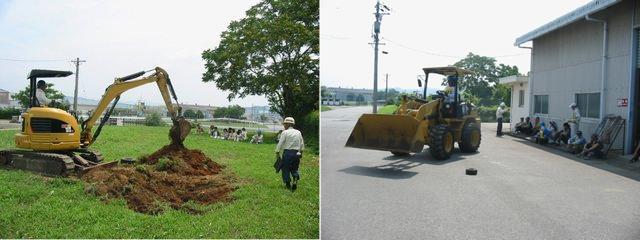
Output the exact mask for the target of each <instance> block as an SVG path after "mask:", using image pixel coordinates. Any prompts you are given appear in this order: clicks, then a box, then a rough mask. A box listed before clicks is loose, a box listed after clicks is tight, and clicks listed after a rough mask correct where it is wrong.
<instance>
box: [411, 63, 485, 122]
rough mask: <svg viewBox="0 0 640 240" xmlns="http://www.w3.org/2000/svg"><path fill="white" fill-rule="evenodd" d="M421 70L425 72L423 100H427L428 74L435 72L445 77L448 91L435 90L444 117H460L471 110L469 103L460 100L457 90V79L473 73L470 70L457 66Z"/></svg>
mask: <svg viewBox="0 0 640 240" xmlns="http://www.w3.org/2000/svg"><path fill="white" fill-rule="evenodd" d="M422 70H423V71H424V73H425V83H424V86H423V96H425V100H427V98H426V96H427V83H428V81H429V74H431V73H436V74H440V75H443V76H446V77H447V88H448V89H450V91H437V92H436V94H437V95H436V96H435V98H436V99H440V101H441V103H442V104H441V106H440V111H441V114H442V116H443V117H444V118H462V117H463V116H466V115H468V114H469V113H470V112H471V111H472V110H473V106H472V105H471V104H467V103H465V102H463V101H461V99H460V94H459V91H458V82H459V80H460V79H461V78H462V77H463V76H464V75H467V74H473V72H472V71H469V70H465V69H461V68H457V67H433V68H423V69H422Z"/></svg>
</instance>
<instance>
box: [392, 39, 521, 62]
mask: <svg viewBox="0 0 640 240" xmlns="http://www.w3.org/2000/svg"><path fill="white" fill-rule="evenodd" d="M382 39H384V40H387V41H389V42H391V43H394V44H395V45H397V46H399V47H401V48H405V49H408V50H412V51H415V52H420V53H423V54H427V55H431V56H437V57H447V58H465V56H454V55H447V54H440V53H435V52H429V51H424V50H422V49H417V48H414V47H410V46H407V45H404V44H402V43H399V42H396V41H393V40H391V39H388V38H385V37H382ZM529 54H530V53H516V54H506V55H498V56H488V57H491V58H504V57H516V56H522V55H529Z"/></svg>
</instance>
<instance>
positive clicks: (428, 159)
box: [383, 147, 479, 165]
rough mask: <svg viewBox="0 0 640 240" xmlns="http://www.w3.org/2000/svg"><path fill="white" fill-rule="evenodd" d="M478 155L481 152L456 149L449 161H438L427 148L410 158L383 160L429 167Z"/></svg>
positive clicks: (392, 157) (391, 157) (387, 158)
mask: <svg viewBox="0 0 640 240" xmlns="http://www.w3.org/2000/svg"><path fill="white" fill-rule="evenodd" d="M478 153H479V152H474V153H463V152H462V151H460V149H459V148H455V149H454V150H453V154H451V157H449V159H446V160H438V159H435V158H433V156H431V153H430V152H429V148H428V147H427V148H425V149H424V150H422V152H419V153H416V154H411V155H410V156H395V155H390V156H387V157H384V158H383V160H390V161H395V160H403V161H411V162H416V163H421V164H429V165H444V164H448V163H452V162H456V161H460V160H464V159H466V158H467V157H469V156H473V155H476V154H478Z"/></svg>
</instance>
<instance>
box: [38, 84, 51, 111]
mask: <svg viewBox="0 0 640 240" xmlns="http://www.w3.org/2000/svg"><path fill="white" fill-rule="evenodd" d="M36 87H37V88H36V98H37V99H38V104H39V105H40V107H46V106H49V104H51V103H52V102H54V101H53V100H50V99H49V98H47V95H46V94H45V92H44V90H46V89H47V83H46V82H45V81H44V80H40V81H38V84H37V85H36Z"/></svg>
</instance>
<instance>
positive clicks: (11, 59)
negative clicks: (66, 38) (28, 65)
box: [0, 58, 69, 62]
mask: <svg viewBox="0 0 640 240" xmlns="http://www.w3.org/2000/svg"><path fill="white" fill-rule="evenodd" d="M0 61H10V62H62V61H69V59H15V58H0Z"/></svg>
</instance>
